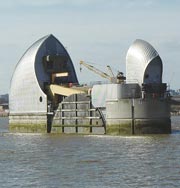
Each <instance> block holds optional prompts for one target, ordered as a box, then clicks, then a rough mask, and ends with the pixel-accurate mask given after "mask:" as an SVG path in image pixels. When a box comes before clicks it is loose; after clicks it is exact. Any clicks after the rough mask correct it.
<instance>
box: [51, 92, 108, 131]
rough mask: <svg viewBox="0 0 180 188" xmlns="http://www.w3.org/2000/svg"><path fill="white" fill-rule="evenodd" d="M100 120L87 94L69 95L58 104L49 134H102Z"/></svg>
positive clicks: (100, 117) (102, 124) (99, 114)
mask: <svg viewBox="0 0 180 188" xmlns="http://www.w3.org/2000/svg"><path fill="white" fill-rule="evenodd" d="M102 118H103V117H102V114H101V113H100V112H99V110H98V109H95V108H94V107H93V105H92V103H91V100H90V97H89V96H87V94H74V95H70V96H69V97H66V98H65V99H64V100H63V101H62V102H61V103H60V104H59V107H58V109H57V110H56V112H55V115H54V117H53V120H52V128H51V133H78V134H92V133H94V134H98V133H101V134H104V133H105V129H104V122H103V120H102ZM102 130H103V132H102Z"/></svg>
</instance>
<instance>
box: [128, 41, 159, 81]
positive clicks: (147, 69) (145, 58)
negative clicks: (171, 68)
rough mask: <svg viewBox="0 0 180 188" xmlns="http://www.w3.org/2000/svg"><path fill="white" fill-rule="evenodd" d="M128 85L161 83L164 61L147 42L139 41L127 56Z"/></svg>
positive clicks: (131, 47) (132, 46)
mask: <svg viewBox="0 0 180 188" xmlns="http://www.w3.org/2000/svg"><path fill="white" fill-rule="evenodd" d="M126 81H127V83H138V84H140V85H141V84H142V83H161V82H162V61H161V58H160V57H159V55H158V53H157V51H156V50H155V49H154V48H153V47H152V46H151V45H150V44H149V43H148V42H146V41H144V40H140V39H137V40H135V42H134V43H133V44H132V45H131V46H130V48H129V50H128V52H127V56H126Z"/></svg>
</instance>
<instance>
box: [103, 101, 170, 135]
mask: <svg viewBox="0 0 180 188" xmlns="http://www.w3.org/2000/svg"><path fill="white" fill-rule="evenodd" d="M132 100H133V101H132ZM170 133H171V119H170V107H169V101H168V100H165V99H164V100H162V99H150V98H149V99H146V100H142V99H140V98H137V99H119V100H116V101H107V103H106V134H110V135H121V134H122V135H124V134H126V135H132V134H170Z"/></svg>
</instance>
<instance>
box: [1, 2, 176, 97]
mask: <svg viewBox="0 0 180 188" xmlns="http://www.w3.org/2000/svg"><path fill="white" fill-rule="evenodd" d="M0 23H1V26H0V33H1V35H0V36H1V40H0V52H1V53H0V58H1V63H0V94H4V93H8V92H9V87H10V80H11V77H12V74H13V71H14V68H15V65H16V64H17V62H18V61H19V59H20V57H21V56H22V55H23V53H24V52H25V51H26V50H27V48H28V47H29V46H30V45H31V44H32V43H34V42H35V41H36V40H38V39H39V38H41V37H43V36H45V35H48V34H53V35H54V36H55V37H56V38H57V39H59V41H60V42H61V43H62V44H63V45H64V46H65V47H66V48H67V51H68V52H69V54H70V56H71V58H72V60H73V63H74V66H75V69H76V71H77V75H78V79H79V82H89V81H91V80H102V78H101V77H99V76H98V75H95V74H93V73H92V72H90V71H88V70H87V69H86V68H83V70H82V72H81V73H80V71H79V61H80V60H85V61H87V62H90V63H93V65H94V66H96V67H97V68H99V69H101V70H103V71H106V65H108V64H110V65H111V67H112V69H113V71H114V72H115V73H116V71H117V70H121V71H123V72H125V58H126V53H127V50H128V48H129V47H130V45H131V44H132V43H133V42H134V40H135V39H137V38H139V39H143V40H146V41H148V42H149V43H151V44H152V45H153V46H154V48H155V49H156V50H157V51H158V53H159V55H160V57H161V58H162V60H163V69H164V70H163V81H164V82H167V83H170V86H171V88H173V89H179V88H180V84H179V83H180V81H179V79H180V60H179V59H180V1H179V0H171V1H170V0H29V1H25V0H5V1H2V2H1V4H0ZM27 79H28V78H27Z"/></svg>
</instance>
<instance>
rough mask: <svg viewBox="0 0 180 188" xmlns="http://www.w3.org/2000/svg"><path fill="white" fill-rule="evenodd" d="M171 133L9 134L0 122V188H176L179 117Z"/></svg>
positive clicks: (179, 182)
mask: <svg viewBox="0 0 180 188" xmlns="http://www.w3.org/2000/svg"><path fill="white" fill-rule="evenodd" d="M172 129H173V131H172V134H170V135H149V136H106V135H97V136H96V135H89V136H88V135H86V136H78V135H77V136H76V135H52V134H20V133H16V134H12V133H9V132H8V119H7V118H0V188H12V187H13V188H16V187H17V188H20V187H22V188H26V187H27V188H36V187H37V188H59V187H60V188H70V187H74V188H101V187H102V188H116V187H117V188H119V187H122V188H126V187H127V188H129V187H133V188H136V187H137V188H141V187H142V188H144V187H153V188H159V187H160V188H171V187H180V116H179V117H175V116H174V117H172Z"/></svg>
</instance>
